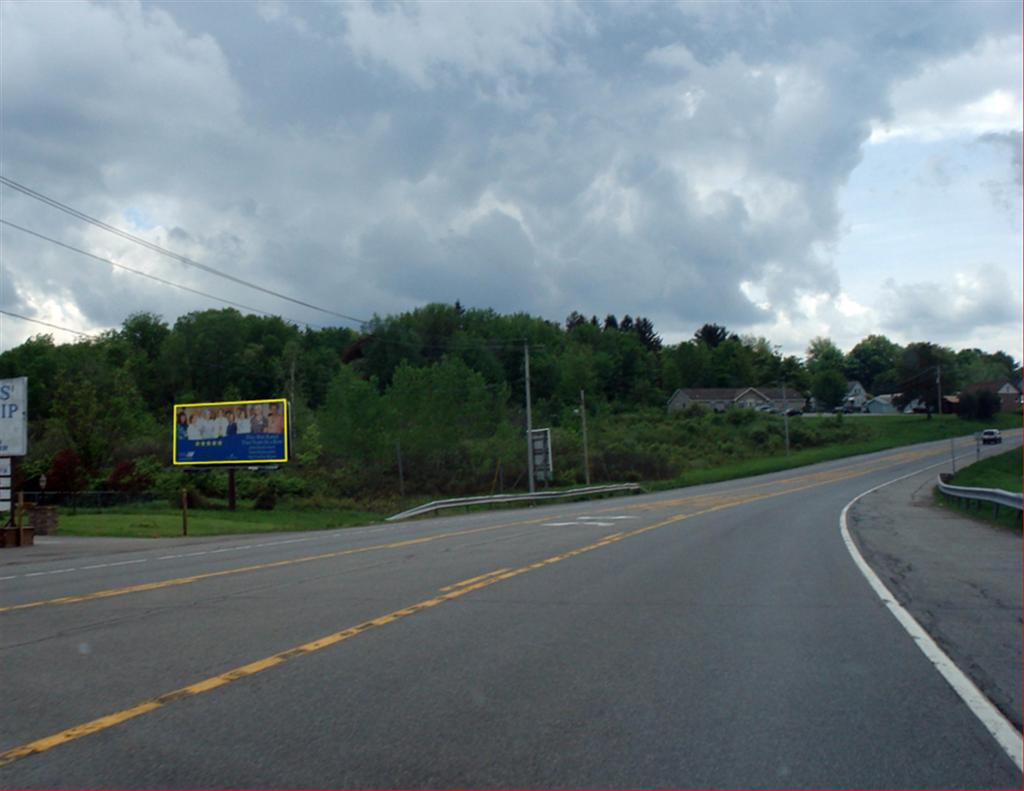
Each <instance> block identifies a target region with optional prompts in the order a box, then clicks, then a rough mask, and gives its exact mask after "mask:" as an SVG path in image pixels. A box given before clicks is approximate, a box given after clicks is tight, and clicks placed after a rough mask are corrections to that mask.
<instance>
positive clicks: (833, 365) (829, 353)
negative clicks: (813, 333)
mask: <svg viewBox="0 0 1024 791" xmlns="http://www.w3.org/2000/svg"><path fill="white" fill-rule="evenodd" d="M844 361H845V358H844V356H843V352H842V349H840V348H839V347H838V346H836V345H835V344H834V343H833V342H832V341H831V340H830V339H828V338H823V337H821V336H819V337H817V338H814V339H812V340H811V342H810V344H808V346H807V370H808V371H810V372H811V375H812V376H815V375H817V374H819V373H821V372H822V371H836V372H838V373H839V374H840V375H842V371H843V363H844Z"/></svg>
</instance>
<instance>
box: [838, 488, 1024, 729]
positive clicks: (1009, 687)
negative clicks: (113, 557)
mask: <svg viewBox="0 0 1024 791" xmlns="http://www.w3.org/2000/svg"><path fill="white" fill-rule="evenodd" d="M934 486H935V472H934V471H928V472H926V473H923V474H922V475H919V476H914V477H912V478H908V479H907V480H905V481H900V482H899V483H895V484H892V485H891V486H887V487H885V488H883V489H879V490H878V491H875V492H872V493H871V494H869V495H867V496H865V497H863V498H861V500H860V501H858V503H857V504H856V505H855V506H854V507H853V508H851V509H850V513H849V527H850V531H851V534H852V535H853V537H854V540H855V541H856V542H857V545H858V547H859V548H860V550H861V553H862V554H863V556H864V559H865V560H866V561H867V562H868V563H869V564H870V565H871V567H872V568H873V569H874V570H875V572H876V573H877V574H878V575H879V577H881V579H882V581H883V582H884V583H885V584H886V586H887V587H888V588H889V589H890V590H891V591H892V593H893V594H894V595H895V596H896V598H897V599H898V600H899V602H900V604H902V605H903V606H904V607H906V608H907V609H908V610H909V611H910V612H911V614H912V615H913V616H914V617H915V618H916V619H917V620H918V622H919V623H920V624H921V626H923V627H924V628H925V629H926V630H927V631H928V633H929V634H930V635H931V636H932V638H933V639H934V640H935V641H936V642H937V643H938V644H939V645H940V646H941V647H942V648H943V650H944V651H946V653H947V654H949V656H950V657H951V658H952V659H953V661H954V662H956V664H957V665H958V666H959V667H960V669H961V670H963V671H964V672H965V673H966V674H967V675H968V676H970V678H971V680H972V681H974V683H975V684H976V685H977V686H978V688H979V689H980V690H981V691H982V692H983V693H984V694H985V695H987V696H988V698H989V699H990V700H991V701H992V702H993V703H994V704H995V705H996V706H998V707H999V709H1000V711H1002V712H1003V714H1004V715H1006V717H1007V718H1008V719H1009V720H1010V721H1011V722H1012V723H1013V724H1014V725H1015V726H1016V727H1017V729H1018V730H1019V729H1020V728H1021V719H1022V718H1021V710H1022V698H1021V667H1022V666H1024V665H1022V655H1021V654H1022V652H1021V636H1022V631H1021V624H1022V620H1021V598H1022V597H1021V592H1022V562H1021V559H1022V555H1021V551H1022V546H1021V534H1020V533H1019V532H1012V531H1009V530H1006V529H1004V528H999V527H994V526H990V525H988V524H986V523H984V522H979V521H975V520H973V519H970V518H968V517H964V516H962V515H960V514H957V513H953V512H950V511H947V510H945V509H942V508H939V507H938V506H936V505H935V501H934V497H933V488H934Z"/></svg>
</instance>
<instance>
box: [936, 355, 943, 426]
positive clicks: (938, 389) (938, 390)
mask: <svg viewBox="0 0 1024 791" xmlns="http://www.w3.org/2000/svg"><path fill="white" fill-rule="evenodd" d="M935 397H936V401H935V411H936V412H938V413H939V414H940V415H941V414H942V366H941V365H936V366H935Z"/></svg>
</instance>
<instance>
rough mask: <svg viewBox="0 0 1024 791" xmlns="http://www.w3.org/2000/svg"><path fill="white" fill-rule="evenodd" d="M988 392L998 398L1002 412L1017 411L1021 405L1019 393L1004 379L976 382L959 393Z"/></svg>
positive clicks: (1014, 386)
mask: <svg viewBox="0 0 1024 791" xmlns="http://www.w3.org/2000/svg"><path fill="white" fill-rule="evenodd" d="M985 390H988V391H990V392H993V393H995V394H996V395H997V396H999V408H1000V410H1001V411H1003V412H1009V411H1012V410H1015V409H1017V408H1018V407H1019V406H1020V404H1021V392H1020V390H1019V389H1018V388H1017V386H1016V385H1014V384H1013V383H1012V382H1008V381H1006V380H1005V379H1004V380H1002V381H995V382H978V383H977V384H973V385H968V386H967V387H965V388H964V389H963V390H961V391H960V395H975V396H976V395H978V393H981V392H982V391H985Z"/></svg>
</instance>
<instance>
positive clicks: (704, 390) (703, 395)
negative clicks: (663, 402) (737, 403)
mask: <svg viewBox="0 0 1024 791" xmlns="http://www.w3.org/2000/svg"><path fill="white" fill-rule="evenodd" d="M748 389H749V388H746V387H681V388H679V389H678V390H676V392H675V393H673V394H672V397H673V398H675V396H676V394H678V393H682V394H683V395H685V396H687V397H689V398H692V399H694V400H695V401H732V400H733V399H734V398H736V396H738V395H739V394H740V393H742V392H743V391H744V390H748Z"/></svg>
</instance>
